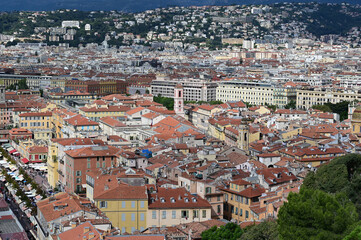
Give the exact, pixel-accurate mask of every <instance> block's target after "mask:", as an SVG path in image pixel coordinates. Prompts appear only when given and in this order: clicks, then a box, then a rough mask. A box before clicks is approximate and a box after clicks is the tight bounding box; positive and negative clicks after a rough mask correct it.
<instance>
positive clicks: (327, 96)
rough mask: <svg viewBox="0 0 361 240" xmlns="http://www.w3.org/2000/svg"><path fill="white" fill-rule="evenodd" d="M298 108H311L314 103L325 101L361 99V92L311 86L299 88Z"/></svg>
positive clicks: (323, 102) (321, 103)
mask: <svg viewBox="0 0 361 240" xmlns="http://www.w3.org/2000/svg"><path fill="white" fill-rule="evenodd" d="M296 92H297V102H296V105H297V108H298V109H305V110H307V109H310V108H312V106H313V105H323V104H325V103H328V102H330V103H333V104H335V103H339V102H342V101H348V102H352V101H355V100H357V101H361V92H359V91H351V90H348V91H344V90H335V89H325V88H318V89H317V88H310V89H302V90H297V91H296Z"/></svg>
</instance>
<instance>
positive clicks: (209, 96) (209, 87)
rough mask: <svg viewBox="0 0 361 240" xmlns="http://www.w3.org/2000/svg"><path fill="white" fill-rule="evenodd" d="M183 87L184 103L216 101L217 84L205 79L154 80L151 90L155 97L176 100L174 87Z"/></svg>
mask: <svg viewBox="0 0 361 240" xmlns="http://www.w3.org/2000/svg"><path fill="white" fill-rule="evenodd" d="M177 84H181V85H182V86H183V94H184V101H206V102H209V101H214V100H216V89H217V83H215V82H211V81H208V80H203V79H182V80H154V81H152V83H151V90H152V94H153V95H154V96H158V95H161V96H162V97H169V98H174V87H175V86H176V85H177Z"/></svg>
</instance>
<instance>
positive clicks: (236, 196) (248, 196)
mask: <svg viewBox="0 0 361 240" xmlns="http://www.w3.org/2000/svg"><path fill="white" fill-rule="evenodd" d="M221 191H223V192H224V218H225V219H228V220H234V221H236V222H238V223H239V222H243V221H249V220H253V217H252V216H251V214H250V213H251V205H252V204H255V203H258V202H259V197H260V196H262V193H264V192H265V189H264V188H262V187H261V186H259V185H254V184H252V183H250V182H247V181H245V180H242V179H239V180H235V181H232V182H230V185H229V188H221Z"/></svg>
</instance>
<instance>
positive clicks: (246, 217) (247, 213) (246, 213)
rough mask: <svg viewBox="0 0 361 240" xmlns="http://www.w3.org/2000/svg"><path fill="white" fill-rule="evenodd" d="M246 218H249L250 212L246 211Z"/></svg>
mask: <svg viewBox="0 0 361 240" xmlns="http://www.w3.org/2000/svg"><path fill="white" fill-rule="evenodd" d="M246 218H248V211H247V210H246Z"/></svg>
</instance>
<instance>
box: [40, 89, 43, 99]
mask: <svg viewBox="0 0 361 240" xmlns="http://www.w3.org/2000/svg"><path fill="white" fill-rule="evenodd" d="M39 92H40V97H44V90H43V89H40V90H39Z"/></svg>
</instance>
